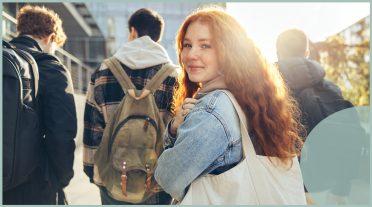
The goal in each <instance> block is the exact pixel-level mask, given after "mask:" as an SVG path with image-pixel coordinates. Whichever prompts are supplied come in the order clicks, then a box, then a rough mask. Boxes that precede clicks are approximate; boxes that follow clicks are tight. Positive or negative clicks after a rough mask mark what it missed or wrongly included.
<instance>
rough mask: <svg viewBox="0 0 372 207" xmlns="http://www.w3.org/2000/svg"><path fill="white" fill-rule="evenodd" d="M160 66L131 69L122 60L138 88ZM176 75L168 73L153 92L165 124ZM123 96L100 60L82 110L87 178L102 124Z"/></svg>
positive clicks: (91, 174)
mask: <svg viewBox="0 0 372 207" xmlns="http://www.w3.org/2000/svg"><path fill="white" fill-rule="evenodd" d="M161 66H162V65H156V66H152V67H149V68H145V69H140V70H132V69H130V68H128V67H126V66H125V65H124V64H122V67H123V68H124V70H125V72H126V73H127V74H128V76H129V77H130V79H131V81H132V82H133V84H134V85H135V86H136V88H137V89H138V90H141V89H143V87H144V86H145V85H146V84H147V82H148V81H149V80H151V78H152V77H153V76H154V75H155V74H156V72H157V71H158V70H160V68H161ZM176 77H177V72H174V73H173V74H171V75H170V76H168V77H167V78H166V79H165V80H164V82H163V84H161V86H160V87H159V89H158V90H157V91H156V92H155V101H156V104H157V106H158V108H159V111H160V114H161V115H162V116H163V117H164V121H165V124H167V122H168V121H169V119H170V114H171V113H170V111H171V102H172V95H173V89H174V87H175V84H176ZM124 96H125V94H124V92H123V90H122V88H121V87H120V84H119V83H118V81H117V80H116V79H115V77H114V76H113V74H112V73H111V71H110V70H109V69H108V67H107V66H106V65H105V64H104V63H102V65H101V67H100V68H98V69H97V70H96V71H95V72H94V73H93V74H92V76H91V80H90V83H89V86H88V93H87V100H86V104H85V112H84V135H83V143H84V149H83V163H84V172H85V173H86V175H88V177H89V178H90V182H93V163H94V154H95V152H96V150H97V148H98V146H99V144H100V143H101V139H102V136H103V131H104V129H105V125H106V123H107V122H108V120H109V119H110V117H111V116H112V114H113V113H115V111H116V108H117V106H118V104H119V103H120V101H121V100H122V99H123V98H124Z"/></svg>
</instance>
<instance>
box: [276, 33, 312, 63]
mask: <svg viewBox="0 0 372 207" xmlns="http://www.w3.org/2000/svg"><path fill="white" fill-rule="evenodd" d="M308 47H309V40H308V38H307V36H306V34H305V32H303V31H302V30H299V29H289V30H286V31H284V32H282V33H281V34H279V36H278V38H277V40H276V51H277V55H278V59H279V58H290V57H304V55H305V53H306V51H307V50H308Z"/></svg>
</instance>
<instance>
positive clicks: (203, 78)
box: [181, 21, 220, 85]
mask: <svg viewBox="0 0 372 207" xmlns="http://www.w3.org/2000/svg"><path fill="white" fill-rule="evenodd" d="M181 61H182V63H183V65H184V67H185V70H186V72H187V74H188V77H189V79H190V81H192V82H196V83H202V85H204V84H206V83H208V82H209V81H212V80H214V79H216V78H217V77H218V76H219V69H220V68H219V64H218V58H217V48H216V45H214V44H213V41H212V34H211V32H210V29H209V27H208V25H207V24H206V23H203V22H200V21H195V22H192V23H191V24H190V25H189V27H188V28H187V31H186V34H185V37H184V39H183V43H182V52H181Z"/></svg>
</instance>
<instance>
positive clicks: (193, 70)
mask: <svg viewBox="0 0 372 207" xmlns="http://www.w3.org/2000/svg"><path fill="white" fill-rule="evenodd" d="M187 69H188V70H189V71H190V72H196V71H199V70H201V69H203V67H202V66H193V65H192V66H188V67H187Z"/></svg>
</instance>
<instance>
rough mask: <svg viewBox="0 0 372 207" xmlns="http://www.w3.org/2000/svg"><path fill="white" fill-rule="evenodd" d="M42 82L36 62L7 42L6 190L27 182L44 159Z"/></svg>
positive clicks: (4, 142) (5, 98) (5, 94)
mask: <svg viewBox="0 0 372 207" xmlns="http://www.w3.org/2000/svg"><path fill="white" fill-rule="evenodd" d="M38 80H39V74H38V67H37V64H36V61H35V59H34V58H33V57H32V56H31V55H30V54H29V53H27V52H25V51H24V50H20V49H17V48H16V47H15V46H13V45H11V44H10V43H8V42H5V41H3V190H4V191H6V190H9V189H12V188H14V187H16V186H18V185H20V184H22V183H24V182H26V181H27V180H28V179H29V177H30V175H31V173H33V172H34V170H35V169H36V167H37V166H38V165H39V163H40V161H41V158H42V153H43V148H42V146H43V137H42V136H41V129H40V123H39V115H38V112H37V106H38V103H37V92H38Z"/></svg>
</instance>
